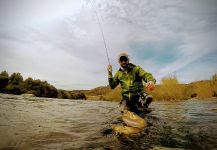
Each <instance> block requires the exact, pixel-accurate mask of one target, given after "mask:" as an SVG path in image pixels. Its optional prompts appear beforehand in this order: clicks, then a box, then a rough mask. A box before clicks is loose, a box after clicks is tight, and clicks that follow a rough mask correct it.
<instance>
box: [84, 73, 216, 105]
mask: <svg viewBox="0 0 217 150" xmlns="http://www.w3.org/2000/svg"><path fill="white" fill-rule="evenodd" d="M149 93H150V94H152V95H153V97H154V99H155V100H157V101H160V100H165V101H168V100H169V101H177V100H185V99H189V98H192V97H196V98H198V99H203V98H210V97H213V96H217V75H213V77H212V78H211V79H210V80H205V81H196V82H193V83H190V84H181V83H180V82H179V81H178V79H177V78H176V77H175V76H172V77H171V76H170V77H166V78H163V79H162V80H161V82H160V84H159V85H157V86H156V88H155V90H154V91H151V92H149ZM85 95H87V98H88V96H89V98H91V96H98V98H99V99H100V100H107V101H120V100H121V99H122V97H121V88H120V86H118V87H117V88H115V89H114V90H111V89H110V87H109V86H104V87H98V88H95V89H93V90H91V91H89V92H87V93H85ZM89 98H88V99H89Z"/></svg>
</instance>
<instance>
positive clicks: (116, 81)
mask: <svg viewBox="0 0 217 150" xmlns="http://www.w3.org/2000/svg"><path fill="white" fill-rule="evenodd" d="M108 80H109V85H110V87H111V88H112V89H114V88H115V87H116V86H117V85H118V84H119V79H118V72H117V73H116V74H115V76H114V77H113V76H112V74H109V75H108Z"/></svg>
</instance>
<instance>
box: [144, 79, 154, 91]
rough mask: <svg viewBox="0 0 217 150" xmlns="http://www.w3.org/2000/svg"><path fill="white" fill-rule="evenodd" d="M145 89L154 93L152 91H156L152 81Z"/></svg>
mask: <svg viewBox="0 0 217 150" xmlns="http://www.w3.org/2000/svg"><path fill="white" fill-rule="evenodd" d="M145 87H146V88H147V89H148V90H150V91H152V90H154V88H155V84H154V83H153V82H152V81H149V82H147V83H146V85H145Z"/></svg>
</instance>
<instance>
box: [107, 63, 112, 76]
mask: <svg viewBox="0 0 217 150" xmlns="http://www.w3.org/2000/svg"><path fill="white" fill-rule="evenodd" d="M107 70H108V73H109V74H112V65H110V64H109V65H108V68H107Z"/></svg>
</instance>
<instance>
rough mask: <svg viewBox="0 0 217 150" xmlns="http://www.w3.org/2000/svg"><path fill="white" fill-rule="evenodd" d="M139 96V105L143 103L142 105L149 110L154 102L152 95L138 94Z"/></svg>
mask: <svg viewBox="0 0 217 150" xmlns="http://www.w3.org/2000/svg"><path fill="white" fill-rule="evenodd" d="M138 95H139V103H141V105H142V106H143V107H145V108H148V106H149V104H150V103H151V102H152V100H153V96H152V95H148V94H147V93H145V92H144V93H138Z"/></svg>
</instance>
